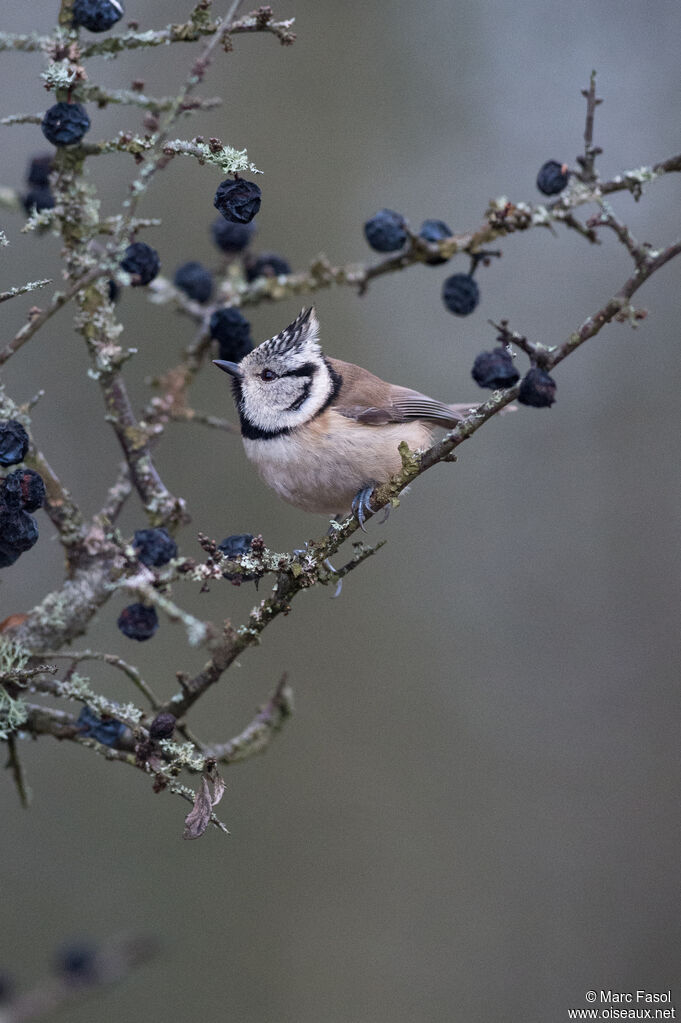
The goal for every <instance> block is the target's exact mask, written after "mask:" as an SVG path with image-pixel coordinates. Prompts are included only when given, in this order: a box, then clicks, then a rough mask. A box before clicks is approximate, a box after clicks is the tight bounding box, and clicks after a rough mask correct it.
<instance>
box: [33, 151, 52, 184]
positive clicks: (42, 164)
mask: <svg viewBox="0 0 681 1023" xmlns="http://www.w3.org/2000/svg"><path fill="white" fill-rule="evenodd" d="M53 166H54V157H53V155H52V153H41V154H40V155H39V156H34V157H33V158H32V160H31V162H30V163H29V165H28V171H27V172H26V184H27V185H33V187H34V188H49V185H50V173H51V172H52V167H53Z"/></svg>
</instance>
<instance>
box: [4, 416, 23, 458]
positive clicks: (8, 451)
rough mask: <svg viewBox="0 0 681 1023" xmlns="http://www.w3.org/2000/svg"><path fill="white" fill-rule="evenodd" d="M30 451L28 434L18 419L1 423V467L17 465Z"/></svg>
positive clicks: (5, 420)
mask: <svg viewBox="0 0 681 1023" xmlns="http://www.w3.org/2000/svg"><path fill="white" fill-rule="evenodd" d="M27 451H28V434H27V433H26V430H25V429H24V427H23V426H22V425H21V423H20V422H19V421H18V420H17V419H3V420H1V421H0V465H16V464H17V462H21V461H23V459H24V458H25V456H26V452H27Z"/></svg>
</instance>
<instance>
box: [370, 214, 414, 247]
mask: <svg viewBox="0 0 681 1023" xmlns="http://www.w3.org/2000/svg"><path fill="white" fill-rule="evenodd" d="M364 237H365V238H366V240H367V241H368V242H369V245H370V246H371V248H372V249H375V250H376V252H396V251H397V249H401V248H402V246H403V245H404V243H405V242H406V240H407V231H406V224H405V222H404V217H403V216H402V214H401V213H396V212H395V210H379V211H378V213H376V214H374V216H373V217H371V219H370V220H367V222H366V224H365V225H364Z"/></svg>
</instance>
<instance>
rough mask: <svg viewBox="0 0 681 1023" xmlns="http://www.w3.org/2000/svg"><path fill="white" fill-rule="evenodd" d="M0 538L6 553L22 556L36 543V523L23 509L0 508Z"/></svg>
mask: <svg viewBox="0 0 681 1023" xmlns="http://www.w3.org/2000/svg"><path fill="white" fill-rule="evenodd" d="M0 538H1V542H2V544H3V546H4V547H5V548H7V549H8V551H12V552H16V551H18V552H19V554H23V552H24V551H28V550H30V549H31V547H33V546H34V544H36V543H37V542H38V523H37V522H36V520H35V519H34V518H33V516H32V515H29V513H28V512H26V511H23V509H22V510H18V511H17V510H15V509H13V508H7V507H0ZM14 561H16V558H14ZM12 563H13V562H11V561H10V562H9V564H12Z"/></svg>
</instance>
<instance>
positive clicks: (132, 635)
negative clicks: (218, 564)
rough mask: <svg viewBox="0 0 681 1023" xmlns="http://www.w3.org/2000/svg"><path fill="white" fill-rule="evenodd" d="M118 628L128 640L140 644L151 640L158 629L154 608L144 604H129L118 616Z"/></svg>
mask: <svg viewBox="0 0 681 1023" xmlns="http://www.w3.org/2000/svg"><path fill="white" fill-rule="evenodd" d="M118 628H119V629H120V630H121V632H122V633H123V635H124V636H127V637H128V639H137V640H139V642H140V643H142V642H144V640H145V639H151V637H152V636H153V635H154V633H155V632H156V630H157V629H158V615H157V614H156V608H153V607H147V606H146V604H129V605H128V607H124V608H123V610H122V611H121V613H120V614H119V616H118Z"/></svg>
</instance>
